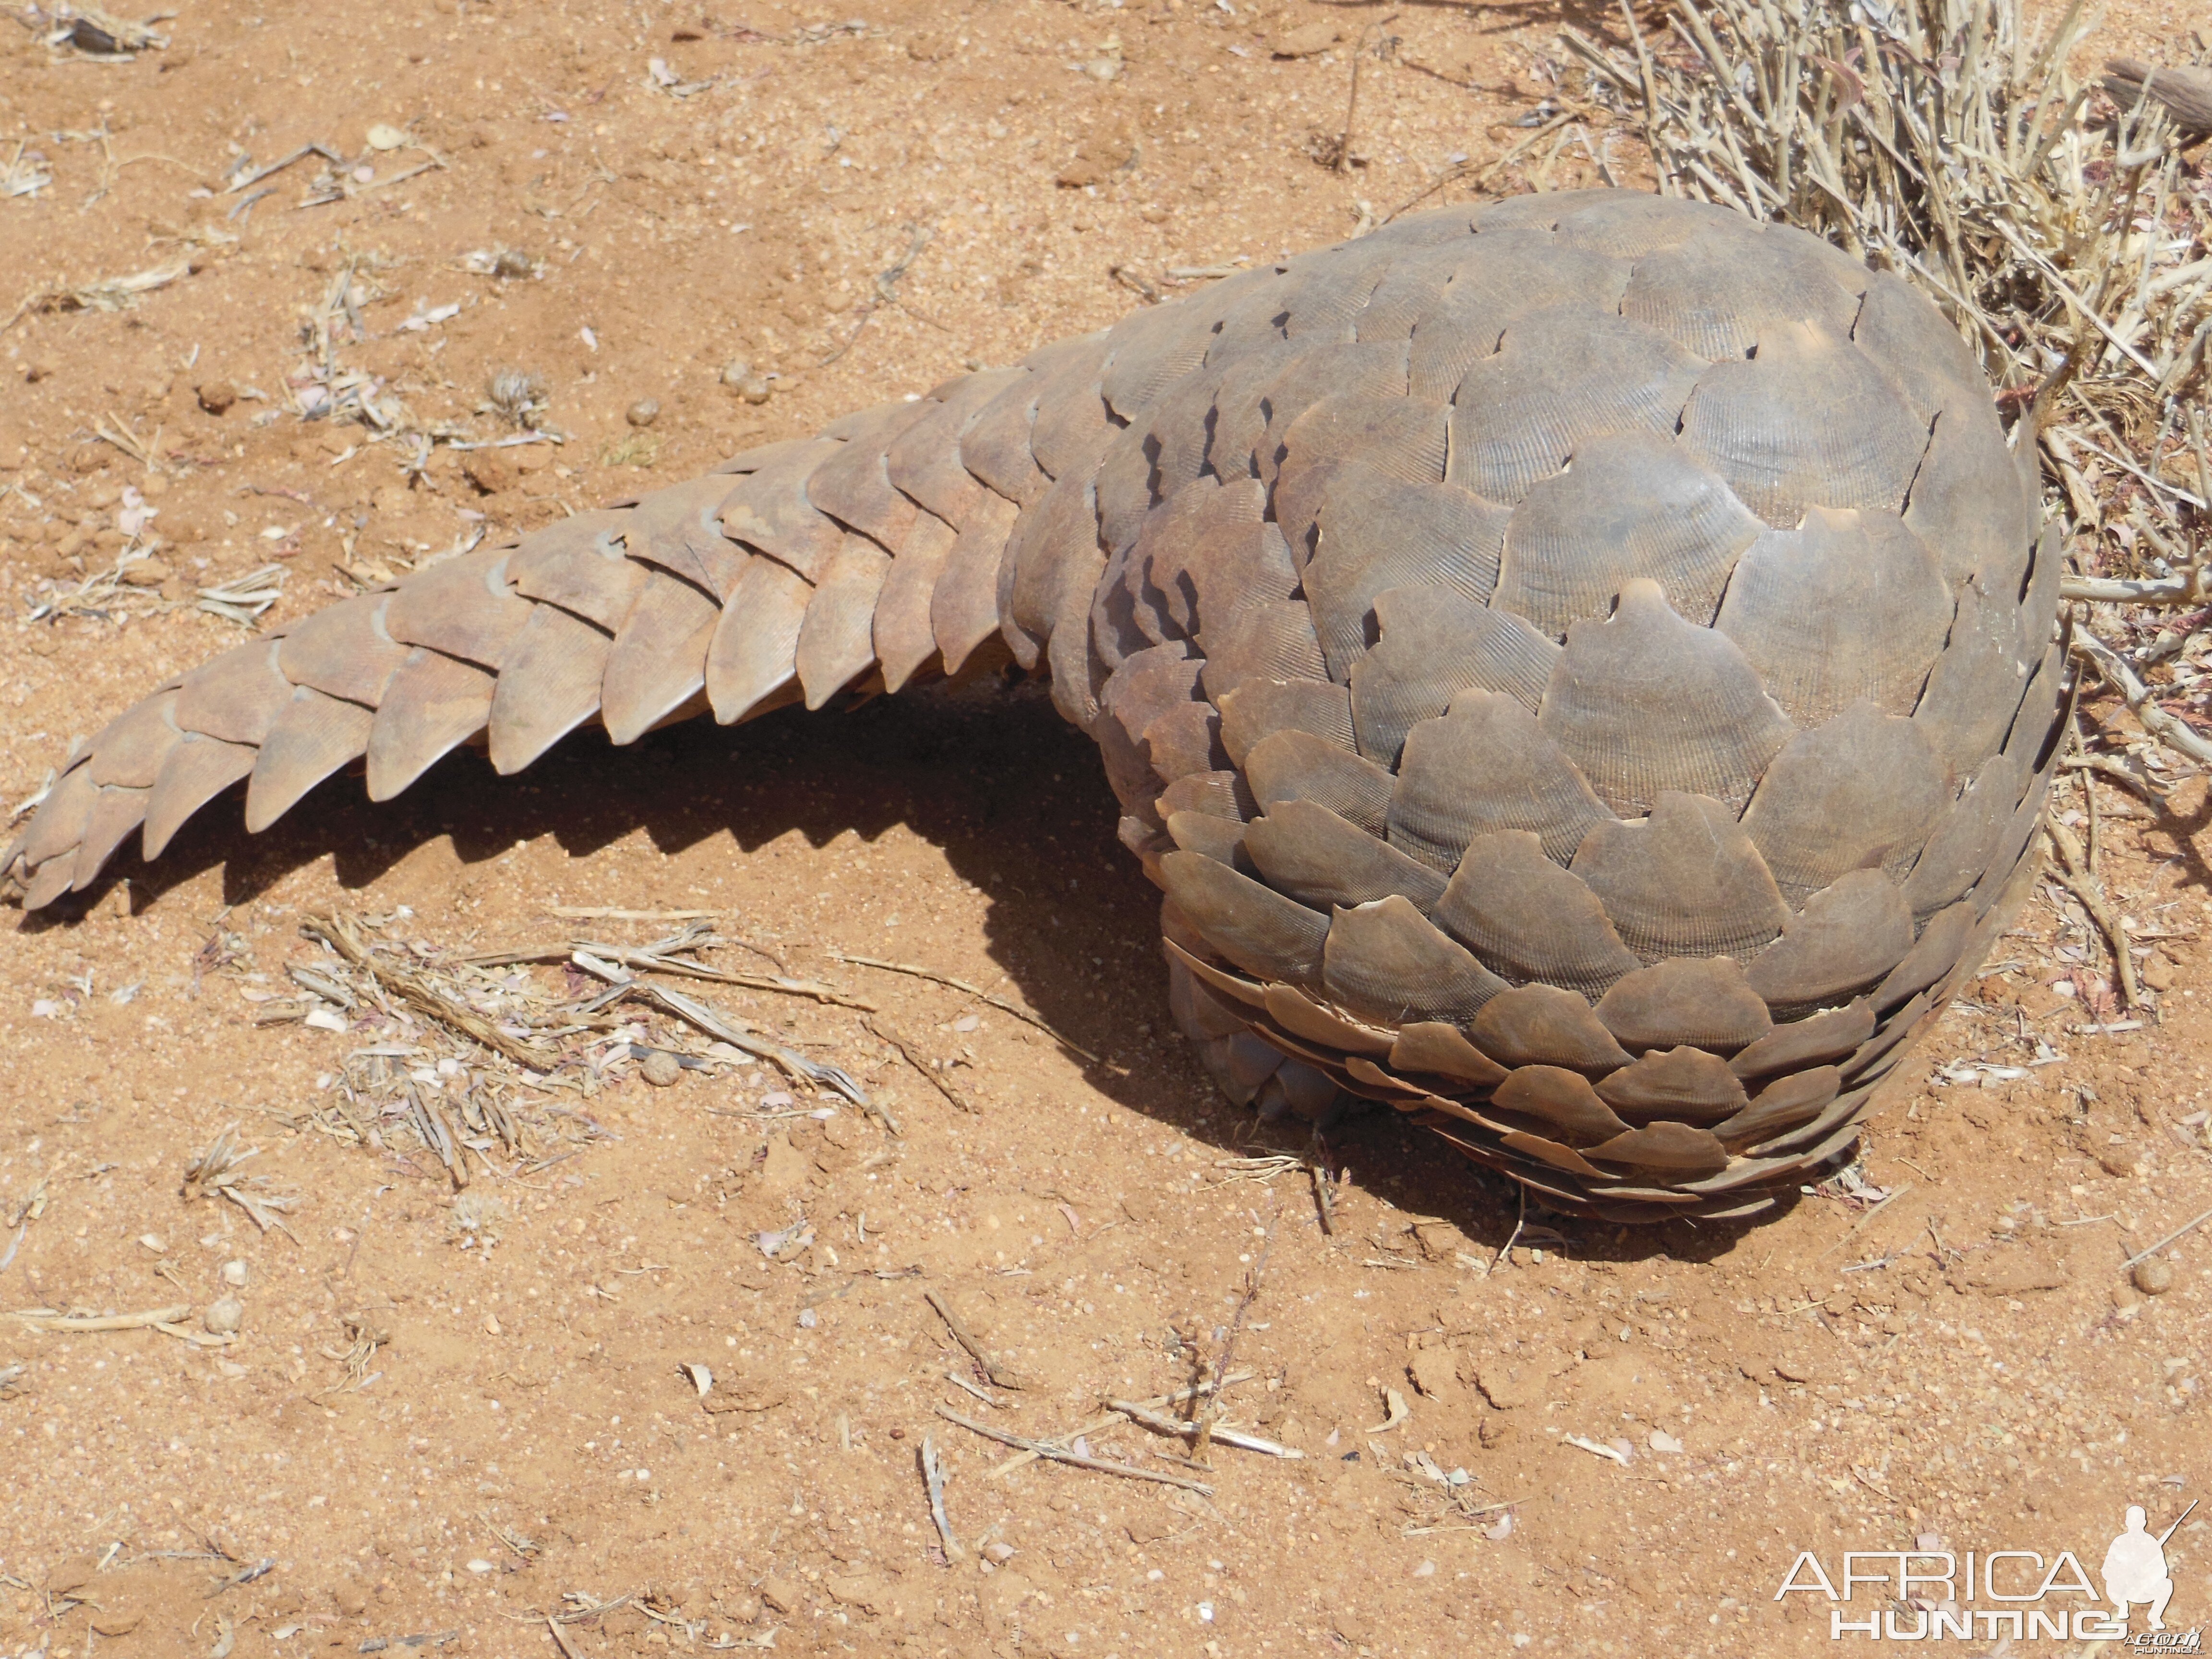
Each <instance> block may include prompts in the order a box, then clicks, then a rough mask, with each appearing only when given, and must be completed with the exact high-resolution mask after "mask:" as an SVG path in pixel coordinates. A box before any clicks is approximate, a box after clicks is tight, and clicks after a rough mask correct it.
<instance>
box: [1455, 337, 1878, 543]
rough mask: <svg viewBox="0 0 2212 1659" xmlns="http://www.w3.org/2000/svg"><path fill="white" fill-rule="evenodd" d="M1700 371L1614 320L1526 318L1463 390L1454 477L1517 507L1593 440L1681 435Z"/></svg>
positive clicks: (1667, 345) (1662, 341)
mask: <svg viewBox="0 0 2212 1659" xmlns="http://www.w3.org/2000/svg"><path fill="white" fill-rule="evenodd" d="M1699 367H1700V363H1699V359H1697V358H1695V357H1692V356H1691V355H1690V354H1689V353H1688V352H1686V351H1684V350H1683V349H1681V347H1680V346H1678V345H1676V344H1675V343H1674V342H1673V341H1671V340H1669V339H1668V338H1667V337H1665V336H1664V335H1662V334H1660V333H1658V332H1657V331H1655V330H1652V329H1649V328H1646V327H1644V325H1642V324H1640V323H1635V322H1632V321H1630V320H1629V319H1626V318H1624V317H1620V316H1618V315H1614V314H1612V313H1604V312H1597V313H1593V312H1590V311H1588V310H1584V309H1582V308H1579V307H1559V308H1557V309H1554V310H1550V311H1541V312H1537V313H1533V314H1531V315H1529V316H1527V317H1524V318H1522V319H1520V320H1519V321H1517V322H1516V323H1513V324H1512V325H1510V326H1509V327H1508V328H1507V329H1506V331H1505V334H1504V339H1503V340H1502V342H1501V343H1500V344H1499V346H1498V352H1497V355H1496V356H1490V357H1486V358H1484V359H1483V360H1482V361H1481V362H1478V363H1476V364H1475V365H1474V367H1473V368H1470V369H1469V370H1468V373H1467V375H1466V377H1465V378H1464V379H1463V380H1461V382H1460V384H1459V389H1458V391H1457V392H1456V393H1455V395H1454V397H1453V399H1452V417H1451V420H1452V445H1451V461H1450V465H1449V469H1448V471H1446V474H1445V476H1446V477H1448V478H1449V479H1450V480H1451V482H1452V483H1457V484H1464V485H1465V486H1466V487H1467V488H1468V489H1472V490H1474V492H1475V493H1476V494H1477V495H1484V496H1487V497H1488V498H1489V499H1490V500H1492V501H1501V502H1504V504H1506V505H1507V506H1509V507H1510V506H1513V505H1516V504H1517V503H1518V502H1519V501H1520V500H1521V498H1522V496H1523V495H1527V494H1528V491H1529V489H1530V488H1531V487H1532V486H1534V484H1535V483H1537V482H1538V481H1539V480H1540V479H1543V478H1548V477H1551V476H1552V474H1553V473H1554V472H1557V471H1559V469H1560V468H1561V467H1562V466H1564V465H1566V460H1567V458H1568V457H1569V456H1570V455H1571V454H1573V453H1574V452H1575V451H1576V450H1577V449H1578V448H1579V447H1582V446H1583V444H1584V443H1587V442H1588V441H1589V440H1591V439H1592V438H1597V437H1602V436H1605V435H1608V434H1613V433H1622V432H1653V433H1658V434H1662V435H1664V434H1668V433H1672V432H1673V431H1674V428H1675V425H1676V423H1677V422H1678V421H1680V418H1681V416H1682V410H1683V404H1684V403H1685V402H1686V399H1687V398H1689V396H1690V388H1691V386H1692V384H1694V383H1695V382H1696V380H1697V372H1698V369H1699ZM1723 476H1725V475H1723ZM1738 493H1739V494H1740V493H1741V492H1740V491H1739V492H1738ZM1902 494H1903V491H1902V489H1900V490H1899V495H1900V496H1901V495H1902Z"/></svg>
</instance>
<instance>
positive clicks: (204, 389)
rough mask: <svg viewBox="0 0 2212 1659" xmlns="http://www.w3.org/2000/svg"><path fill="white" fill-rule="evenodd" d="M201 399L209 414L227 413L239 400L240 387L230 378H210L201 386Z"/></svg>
mask: <svg viewBox="0 0 2212 1659" xmlns="http://www.w3.org/2000/svg"><path fill="white" fill-rule="evenodd" d="M199 399H200V407H201V408H202V409H204V410H207V412H208V413H209V414H210V415H222V414H226V413H228V410H229V409H230V406H231V405H232V404H234V403H236V402H237V401H238V389H237V388H236V387H235V386H232V385H231V383H230V382H229V381H228V380H210V381H208V382H207V383H206V384H205V385H204V386H201V387H200V388H199Z"/></svg>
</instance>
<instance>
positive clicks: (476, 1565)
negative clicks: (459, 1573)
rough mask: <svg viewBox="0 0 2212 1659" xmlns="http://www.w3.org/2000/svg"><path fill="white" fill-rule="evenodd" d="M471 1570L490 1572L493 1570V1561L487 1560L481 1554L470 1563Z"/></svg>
mask: <svg viewBox="0 0 2212 1659" xmlns="http://www.w3.org/2000/svg"><path fill="white" fill-rule="evenodd" d="M469 1571H471V1572H489V1571H491V1563H490V1562H489V1561H487V1560H485V1559H483V1557H482V1556H481V1555H480V1556H478V1557H477V1559H475V1560H473V1561H471V1562H470V1563H469Z"/></svg>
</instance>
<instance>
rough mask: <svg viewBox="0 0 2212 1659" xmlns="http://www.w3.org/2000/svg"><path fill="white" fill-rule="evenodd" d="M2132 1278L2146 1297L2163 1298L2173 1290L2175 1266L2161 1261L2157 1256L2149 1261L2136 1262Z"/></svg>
mask: <svg viewBox="0 0 2212 1659" xmlns="http://www.w3.org/2000/svg"><path fill="white" fill-rule="evenodd" d="M2130 1277H2131V1278H2133V1279H2134V1280H2135V1282H2136V1289H2137V1290H2139V1291H2142V1293H2143V1294H2144V1295H2145V1296H2163V1295H2165V1294H2166V1291H2170V1290H2172V1288H2173V1264H2172V1263H2171V1262H2168V1261H2160V1260H2159V1258H2158V1257H2156V1256H2153V1257H2152V1258H2151V1259H2150V1260H2149V1261H2138V1262H2136V1270H2135V1272H2134V1273H2132V1274H2131V1275H2130Z"/></svg>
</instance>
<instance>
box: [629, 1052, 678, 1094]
mask: <svg viewBox="0 0 2212 1659" xmlns="http://www.w3.org/2000/svg"><path fill="white" fill-rule="evenodd" d="M638 1075H639V1076H641V1077H642V1078H643V1079H645V1080H646V1081H647V1083H650V1084H651V1085H653V1087H654V1088H656V1089H665V1088H667V1087H668V1086H669V1085H671V1084H672V1083H674V1082H676V1081H677V1079H679V1078H681V1077H682V1076H683V1075H684V1066H683V1065H682V1063H681V1062H680V1061H678V1060H677V1058H676V1056H675V1055H673V1054H670V1053H669V1052H668V1050H667V1049H665V1048H655V1049H654V1050H653V1052H652V1053H651V1054H647V1056H646V1057H645V1064H644V1065H642V1066H640V1067H638Z"/></svg>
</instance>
